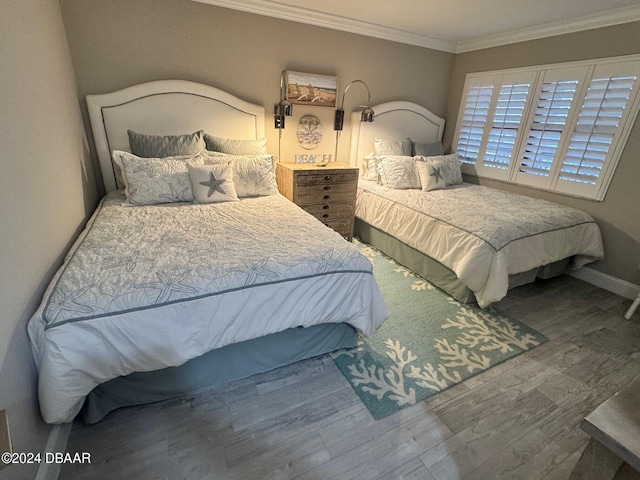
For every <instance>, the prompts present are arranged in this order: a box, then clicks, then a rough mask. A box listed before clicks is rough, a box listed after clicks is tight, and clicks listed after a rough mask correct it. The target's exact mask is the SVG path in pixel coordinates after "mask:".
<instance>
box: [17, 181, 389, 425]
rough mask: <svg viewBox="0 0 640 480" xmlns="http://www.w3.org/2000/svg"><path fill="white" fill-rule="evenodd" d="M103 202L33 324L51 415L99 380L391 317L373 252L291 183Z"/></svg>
mask: <svg viewBox="0 0 640 480" xmlns="http://www.w3.org/2000/svg"><path fill="white" fill-rule="evenodd" d="M123 201H124V196H123V194H122V192H111V193H109V194H108V195H107V196H106V197H105V198H104V199H103V201H102V202H101V204H100V206H99V207H98V209H97V210H96V212H95V214H94V215H93V217H92V218H91V220H90V222H89V224H88V225H87V228H86V229H85V231H84V232H83V233H82V235H81V236H80V238H79V239H78V240H77V242H76V243H75V244H74V246H73V248H72V249H71V251H70V253H69V254H68V255H67V258H66V259H65V261H64V264H63V266H62V267H61V269H60V270H59V271H58V272H57V274H56V275H55V277H54V278H53V280H52V282H51V284H50V285H49V287H48V288H47V291H46V292H45V296H44V298H43V301H42V303H41V305H40V307H39V308H38V310H37V311H36V313H35V314H34V316H33V317H32V319H31V320H30V322H29V325H28V331H29V336H30V338H31V342H32V348H33V352H34V357H35V360H36V364H37V366H38V370H39V399H40V408H41V412H42V415H43V417H44V419H45V421H47V422H49V423H62V422H69V421H71V420H73V418H74V417H75V416H76V414H77V413H78V411H79V410H80V408H81V406H82V403H83V401H84V398H85V396H86V395H87V394H88V393H89V392H90V391H91V390H92V389H93V388H94V387H96V386H97V385H99V384H101V383H104V382H106V381H108V380H110V379H112V378H116V377H119V376H123V375H127V374H129V373H132V372H147V371H153V370H159V369H162V368H166V367H173V366H179V365H181V364H183V363H185V362H186V361H188V360H189V359H192V358H196V357H198V356H200V355H202V354H204V353H206V352H208V351H211V350H213V349H216V348H220V347H223V346H225V345H230V344H234V343H237V342H242V341H245V340H249V339H252V338H257V337H261V336H264V335H268V334H272V333H275V332H280V331H283V330H286V329H288V328H293V327H299V326H301V327H308V326H311V325H316V324H321V323H348V324H350V325H352V326H353V327H354V328H356V329H358V330H359V331H361V332H362V333H363V334H365V335H369V334H371V333H372V332H374V331H375V330H376V329H377V327H378V326H379V325H380V324H381V323H382V322H383V321H384V319H385V318H386V317H387V315H388V313H387V309H386V307H385V305H384V301H383V299H382V296H381V295H380V292H379V290H378V287H377V285H376V283H375V280H374V278H373V275H372V267H371V264H370V262H369V261H368V260H367V259H366V258H365V257H364V256H362V255H361V254H360V253H359V252H358V250H357V249H356V247H355V246H353V245H351V244H349V243H348V242H345V241H344V239H342V237H341V236H340V235H338V234H337V233H335V232H333V231H332V230H330V229H327V228H326V227H325V226H324V225H322V224H321V223H320V222H318V221H317V220H316V219H315V218H313V217H312V216H311V215H309V214H307V213H306V212H304V211H302V210H301V209H300V208H299V207H297V206H296V205H294V204H292V203H291V202H289V201H287V200H286V199H285V198H284V197H282V196H281V195H272V196H265V197H256V198H247V199H243V200H241V201H238V202H225V203H214V204H206V205H192V204H188V203H172V204H165V205H155V206H139V207H127V206H123V205H122V203H123Z"/></svg>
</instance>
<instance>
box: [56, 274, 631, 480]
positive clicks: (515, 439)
mask: <svg viewBox="0 0 640 480" xmlns="http://www.w3.org/2000/svg"><path fill="white" fill-rule="evenodd" d="M497 306H498V307H499V308H500V309H502V310H503V311H505V312H507V313H509V314H511V315H512V316H513V317H514V318H517V319H520V320H521V321H523V322H525V323H527V324H528V325H530V326H531V327H533V328H536V329H538V330H539V331H540V332H542V333H543V334H545V335H546V336H547V337H549V339H550V341H549V342H548V343H546V344H544V345H542V346H540V347H537V348H535V349H533V350H531V351H529V352H527V353H525V354H522V355H520V356H518V357H515V358H512V359H511V360H509V361H507V362H505V363H503V364H500V365H498V366H496V367H494V368H492V369H490V370H488V371H486V372H484V373H482V374H480V375H478V376H475V377H473V378H471V379H468V380H466V381H465V382H463V383H461V384H459V385H457V386H454V387H452V388H450V389H448V390H446V391H444V392H442V393H440V394H437V395H435V396H433V397H431V398H430V399H428V400H426V401H423V402H421V403H419V404H417V405H415V406H412V407H409V408H406V409H404V410H402V411H400V412H398V413H397V414H395V415H392V416H390V417H387V418H385V419H383V420H378V421H375V420H373V418H372V417H371V416H370V415H369V413H368V411H367V410H366V408H365V407H364V406H363V405H362V403H361V402H360V400H359V399H358V397H357V396H356V394H355V393H354V392H353V390H352V389H351V387H350V386H349V384H348V383H347V382H346V380H345V379H344V378H343V376H342V375H341V374H340V372H339V371H338V369H337V368H336V367H335V366H334V364H333V362H332V361H331V360H330V359H329V358H328V357H326V356H325V357H321V358H315V359H311V360H307V361H304V362H301V363H298V364H295V365H291V366H288V367H285V368H281V369H278V370H276V371H273V372H269V373H266V374H261V375H257V376H255V377H252V378H249V379H246V380H241V381H237V382H234V383H231V384H228V385H226V386H225V387H224V388H216V389H210V390H206V391H201V392H199V393H198V394H196V395H190V396H188V397H185V398H182V399H178V400H173V401H168V402H164V403H162V404H158V405H153V406H146V407H135V408H129V409H123V410H120V411H117V412H114V413H112V414H111V415H109V416H108V417H107V418H106V419H105V420H103V421H102V422H100V423H98V424H96V425H91V426H87V425H83V424H80V423H78V424H75V425H74V427H73V430H72V433H71V436H70V439H69V444H68V450H67V451H69V452H90V453H91V460H92V463H91V465H65V466H63V468H62V470H61V473H60V477H59V478H60V479H73V480H81V479H101V480H102V479H104V480H107V479H118V480H127V479H198V480H200V479H240V480H252V479H260V480H264V479H304V480H326V479H331V480H339V479H366V480H373V479H407V480H408V479H412V480H432V479H438V480H445V479H447V480H449V479H450V480H454V479H465V480H470V479H478V480H487V479H532V480H533V479H545V480H561V479H568V478H569V475H570V472H571V470H572V469H573V467H574V465H575V464H576V462H577V461H578V459H579V457H580V455H581V453H582V451H583V449H584V448H585V446H586V444H587V441H588V439H589V437H588V436H587V435H586V434H585V433H584V432H583V431H582V430H581V429H580V427H579V423H580V421H581V420H582V418H583V417H584V416H586V415H587V414H588V413H589V412H591V411H592V410H593V409H595V407H597V406H598V405H599V404H600V403H601V402H603V401H604V400H606V399H607V398H609V397H610V396H611V395H613V394H614V393H615V392H616V391H617V390H619V389H620V388H621V387H622V386H624V385H625V384H627V383H628V382H630V381H631V380H632V379H633V378H634V377H635V376H636V375H638V374H640V313H636V314H635V315H634V316H633V317H632V319H631V320H630V321H627V320H625V319H624V318H623V315H624V313H625V310H626V309H627V307H628V306H629V300H626V299H624V298H621V297H619V296H616V295H614V294H611V293H609V292H607V291H604V290H601V289H598V288H596V287H594V286H592V285H589V284H587V283H584V282H582V281H580V280H577V279H575V278H572V277H568V276H562V277H559V278H556V279H553V280H548V281H544V282H536V283H534V284H532V285H527V286H524V287H520V288H517V289H515V290H513V291H511V292H510V294H509V296H508V297H507V298H506V299H504V300H502V301H501V302H500V303H499V304H497Z"/></svg>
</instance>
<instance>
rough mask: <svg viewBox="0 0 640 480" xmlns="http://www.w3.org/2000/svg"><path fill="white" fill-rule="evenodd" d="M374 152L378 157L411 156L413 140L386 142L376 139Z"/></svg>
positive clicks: (382, 139)
mask: <svg viewBox="0 0 640 480" xmlns="http://www.w3.org/2000/svg"><path fill="white" fill-rule="evenodd" d="M373 152H374V153H375V154H376V155H403V156H411V139H410V138H409V137H407V138H405V139H404V140H385V139H384V138H378V137H375V138H374V140H373Z"/></svg>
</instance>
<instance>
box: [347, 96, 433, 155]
mask: <svg viewBox="0 0 640 480" xmlns="http://www.w3.org/2000/svg"><path fill="white" fill-rule="evenodd" d="M371 108H373V111H374V112H375V119H374V121H373V123H363V122H361V121H360V112H354V113H352V114H351V150H350V154H349V164H350V165H354V166H357V167H359V166H360V164H361V163H362V158H363V157H364V156H365V155H367V154H369V153H371V152H373V139H374V138H375V137H379V138H384V139H385V140H403V139H405V138H407V137H410V138H411V140H413V141H414V142H418V143H431V142H438V141H442V134H443V133H444V123H445V120H444V118H440V117H438V116H437V115H435V114H433V113H432V112H431V111H429V110H427V109H426V108H424V107H423V106H421V105H418V104H417V103H412V102H405V101H396V102H387V103H381V104H379V105H373V106H372V107H371Z"/></svg>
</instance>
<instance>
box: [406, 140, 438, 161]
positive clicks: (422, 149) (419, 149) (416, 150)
mask: <svg viewBox="0 0 640 480" xmlns="http://www.w3.org/2000/svg"><path fill="white" fill-rule="evenodd" d="M411 148H412V150H411V155H413V156H414V157H415V156H416V155H422V156H425V157H432V156H434V155H444V147H443V146H442V142H433V143H417V142H414V141H413V140H411Z"/></svg>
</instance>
